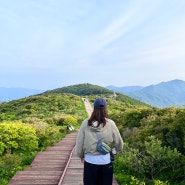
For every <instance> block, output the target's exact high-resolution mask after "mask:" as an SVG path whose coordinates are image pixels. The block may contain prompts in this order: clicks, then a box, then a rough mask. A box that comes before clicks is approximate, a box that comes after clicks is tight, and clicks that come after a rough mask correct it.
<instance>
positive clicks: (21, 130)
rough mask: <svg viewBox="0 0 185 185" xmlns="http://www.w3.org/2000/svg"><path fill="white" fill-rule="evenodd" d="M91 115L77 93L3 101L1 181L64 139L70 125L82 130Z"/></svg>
mask: <svg viewBox="0 0 185 185" xmlns="http://www.w3.org/2000/svg"><path fill="white" fill-rule="evenodd" d="M84 117H87V115H86V112H85V108H84V104H83V101H82V100H81V98H80V97H79V96H76V95H73V94H47V95H38V96H30V97H28V98H23V99H19V100H16V101H11V102H8V103H5V102H4V103H1V104H0V184H1V185H6V184H7V183H8V181H9V180H10V178H11V177H12V176H13V175H14V174H15V173H16V171H17V170H22V169H23V168H25V167H27V166H29V165H30V164H31V162H32V160H33V159H34V157H35V156H36V154H37V153H38V152H39V151H41V150H45V149H46V147H47V146H52V145H53V144H54V143H56V142H58V141H59V140H61V139H62V138H63V137H64V136H65V134H67V133H68V132H69V131H68V130H67V126H68V125H72V126H73V127H74V128H75V129H78V128H79V126H80V124H81V121H82V120H83V119H84Z"/></svg>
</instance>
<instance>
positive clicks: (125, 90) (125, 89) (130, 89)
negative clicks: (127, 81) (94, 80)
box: [106, 85, 144, 93]
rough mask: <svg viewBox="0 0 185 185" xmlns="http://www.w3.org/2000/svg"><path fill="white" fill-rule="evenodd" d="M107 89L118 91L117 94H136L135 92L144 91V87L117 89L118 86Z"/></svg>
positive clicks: (110, 86)
mask: <svg viewBox="0 0 185 185" xmlns="http://www.w3.org/2000/svg"><path fill="white" fill-rule="evenodd" d="M106 88H107V89H110V90H113V91H116V92H124V93H130V92H134V91H139V90H141V89H143V88H144V87H143V86H125V87H116V86H112V85H109V86H107V87H106Z"/></svg>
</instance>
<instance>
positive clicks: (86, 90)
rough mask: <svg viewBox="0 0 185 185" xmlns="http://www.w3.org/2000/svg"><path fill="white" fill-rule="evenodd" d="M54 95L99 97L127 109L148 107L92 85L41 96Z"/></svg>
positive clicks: (78, 86)
mask: <svg viewBox="0 0 185 185" xmlns="http://www.w3.org/2000/svg"><path fill="white" fill-rule="evenodd" d="M55 93H69V94H75V95H78V96H95V97H98V96H101V97H104V98H110V99H111V98H112V99H115V100H117V101H120V102H122V103H124V104H125V105H126V106H127V107H128V106H149V105H147V104H146V103H143V102H141V101H139V100H136V99H133V98H131V97H128V96H126V95H123V94H121V93H116V96H114V92H113V91H112V90H109V89H106V88H104V87H101V86H98V85H92V84H89V83H84V84H77V85H72V86H67V87H62V88H57V89H53V90H49V91H46V92H44V93H42V94H55ZM94 99H95V98H94Z"/></svg>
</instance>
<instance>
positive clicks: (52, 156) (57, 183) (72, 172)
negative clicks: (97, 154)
mask: <svg viewBox="0 0 185 185" xmlns="http://www.w3.org/2000/svg"><path fill="white" fill-rule="evenodd" d="M84 104H85V106H86V111H87V112H88V114H90V113H91V111H92V108H91V106H90V103H89V101H88V100H85V102H84ZM76 136H77V132H73V133H70V134H68V135H66V137H65V138H64V139H62V140H61V141H60V142H58V143H57V144H56V145H54V146H52V147H48V148H47V149H46V151H44V152H39V153H38V155H37V156H36V157H35V159H34V160H33V162H32V164H31V167H30V168H26V169H24V171H19V172H17V173H16V174H15V175H14V176H13V178H12V179H11V180H10V182H9V183H8V185H83V163H82V162H81V160H80V159H79V158H78V157H77V156H76V154H75V151H74V147H75V142H76ZM113 185H118V184H117V182H116V180H115V179H114V180H113Z"/></svg>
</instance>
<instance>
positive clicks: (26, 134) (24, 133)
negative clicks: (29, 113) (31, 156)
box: [0, 122, 38, 154]
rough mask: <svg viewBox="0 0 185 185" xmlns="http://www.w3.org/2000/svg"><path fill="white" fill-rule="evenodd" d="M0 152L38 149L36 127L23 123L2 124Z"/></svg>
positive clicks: (0, 127)
mask: <svg viewBox="0 0 185 185" xmlns="http://www.w3.org/2000/svg"><path fill="white" fill-rule="evenodd" d="M0 133H1V135H0V141H1V142H0V154H3V153H7V152H10V153H14V152H21V151H22V152H30V151H33V150H36V149H38V139H37V136H36V130H35V128H33V127H31V126H30V125H29V124H23V123H20V122H19V123H2V124H0Z"/></svg>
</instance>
